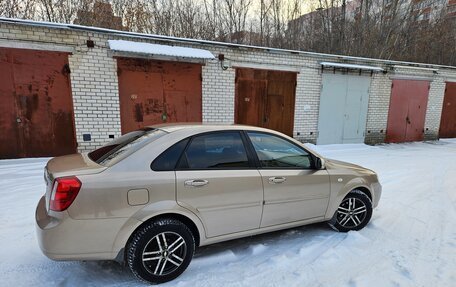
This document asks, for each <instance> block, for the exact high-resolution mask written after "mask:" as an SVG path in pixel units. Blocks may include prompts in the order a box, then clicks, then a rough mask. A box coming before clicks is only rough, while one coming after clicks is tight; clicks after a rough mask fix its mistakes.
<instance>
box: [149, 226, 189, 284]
mask: <svg viewBox="0 0 456 287" xmlns="http://www.w3.org/2000/svg"><path fill="white" fill-rule="evenodd" d="M186 254H187V244H186V243H185V240H184V238H183V237H182V236H180V235H179V234H177V233H174V232H169V231H167V232H162V233H159V234H157V235H155V236H154V237H153V238H152V239H151V240H150V241H149V242H148V243H147V244H146V247H145V248H144V250H143V253H142V263H143V266H144V267H145V268H146V269H147V271H148V272H150V273H151V274H154V275H156V276H165V275H168V274H170V273H172V272H174V271H175V270H176V269H177V268H179V266H181V265H182V263H183V262H184V259H185V256H186Z"/></svg>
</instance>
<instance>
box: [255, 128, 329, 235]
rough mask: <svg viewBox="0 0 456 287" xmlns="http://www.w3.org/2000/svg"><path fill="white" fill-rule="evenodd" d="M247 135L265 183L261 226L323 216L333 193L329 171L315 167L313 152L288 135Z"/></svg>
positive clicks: (258, 133)
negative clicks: (289, 138) (285, 136)
mask: <svg viewBox="0 0 456 287" xmlns="http://www.w3.org/2000/svg"><path fill="white" fill-rule="evenodd" d="M247 135H248V138H249V139H250V141H251V143H252V146H253V149H254V150H255V153H256V155H257V156H258V165H259V172H260V174H261V177H262V181H263V186H264V206H263V216H262V219H261V227H266V226H272V225H277V224H283V223H289V222H294V221H300V220H305V219H312V218H319V217H323V216H324V215H325V212H326V209H327V207H328V202H329V195H330V183H329V174H328V172H327V171H326V170H318V169H315V168H314V164H313V160H312V157H311V155H310V153H308V152H307V151H306V150H305V149H304V148H302V147H300V146H298V145H296V144H295V143H292V142H290V141H288V140H286V139H285V138H282V137H280V136H277V135H273V134H269V133H263V132H247Z"/></svg>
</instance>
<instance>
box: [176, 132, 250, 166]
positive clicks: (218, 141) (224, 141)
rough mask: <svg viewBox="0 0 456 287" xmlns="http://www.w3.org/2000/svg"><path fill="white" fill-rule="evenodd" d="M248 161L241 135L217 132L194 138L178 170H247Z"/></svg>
mask: <svg viewBox="0 0 456 287" xmlns="http://www.w3.org/2000/svg"><path fill="white" fill-rule="evenodd" d="M249 166H250V165H249V160H248V157H247V152H246V150H245V148H244V143H243V141H242V138H241V134H240V133H239V132H237V131H233V132H217V133H209V134H203V135H199V136H195V137H194V138H193V139H192V141H191V142H190V144H189V146H188V148H187V150H186V151H185V152H184V154H183V156H182V158H181V161H180V164H179V168H180V169H193V170H195V169H196V170H198V169H238V168H241V169H242V168H249Z"/></svg>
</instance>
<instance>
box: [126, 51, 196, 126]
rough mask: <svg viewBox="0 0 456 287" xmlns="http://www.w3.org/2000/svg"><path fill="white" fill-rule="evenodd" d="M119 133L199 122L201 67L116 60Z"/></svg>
mask: <svg viewBox="0 0 456 287" xmlns="http://www.w3.org/2000/svg"><path fill="white" fill-rule="evenodd" d="M117 66H118V77H119V97H120V117H121V122H122V133H127V132H130V131H133V130H137V129H139V128H142V127H144V126H148V125H153V124H160V123H165V122H168V123H175V122H201V118H202V113H201V109H202V102H201V93H202V88H201V65H200V64H190V63H180V62H166V61H152V60H145V59H133V58H118V59H117Z"/></svg>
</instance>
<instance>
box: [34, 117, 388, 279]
mask: <svg viewBox="0 0 456 287" xmlns="http://www.w3.org/2000/svg"><path fill="white" fill-rule="evenodd" d="M45 180H46V184H47V191H46V194H45V196H43V197H42V198H41V200H40V201H39V203H38V207H37V209H36V225H37V233H38V240H39V244H40V247H41V249H42V251H43V252H44V254H45V255H46V256H48V257H49V258H51V259H55V260H118V261H123V262H126V264H127V265H128V266H129V267H130V269H131V271H132V272H133V273H134V274H135V275H136V276H137V277H139V278H140V279H142V280H145V281H148V282H151V283H161V282H166V281H169V280H172V279H174V278H176V277H177V276H179V275H180V274H181V273H182V272H183V271H184V270H185V269H186V268H187V266H188V265H189V263H190V261H191V259H192V257H193V253H194V251H195V248H196V247H197V246H203V245H208V244H212V243H216V242H221V241H226V240H230V239H234V238H240V237H245V236H250V235H255V234H259V233H265V232H270V231H274V230H279V229H285V228H290V227H296V226H300V225H305V224H309V223H315V222H322V221H327V222H328V223H329V224H330V225H331V226H332V227H333V228H334V229H336V230H338V231H342V232H346V231H349V230H359V229H361V228H363V227H364V226H365V225H366V224H367V223H368V222H369V220H370V218H371V216H372V209H373V208H374V207H376V206H377V204H378V201H379V199H380V195H381V185H380V183H379V182H378V178H377V175H376V174H375V172H373V171H371V170H369V169H366V168H363V167H360V166H357V165H353V164H350V163H345V162H340V161H335V160H329V159H324V158H323V157H322V156H320V155H318V154H317V153H316V152H314V151H312V150H310V149H309V148H307V147H305V146H303V145H302V144H301V143H300V142H298V141H296V140H294V139H292V138H290V137H288V136H286V135H283V134H281V133H279V132H275V131H272V130H268V129H263V128H257V127H249V126H239V125H223V126H222V125H168V126H155V127H150V128H144V129H142V130H138V131H134V132H131V133H128V134H125V135H124V136H122V137H120V138H118V139H116V140H114V141H112V142H110V143H108V144H107V145H105V146H102V147H100V148H99V149H96V150H94V151H92V152H90V153H87V154H85V153H82V154H73V155H68V156H62V157H56V158H53V159H51V160H50V161H49V162H48V163H47V166H46V168H45Z"/></svg>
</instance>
